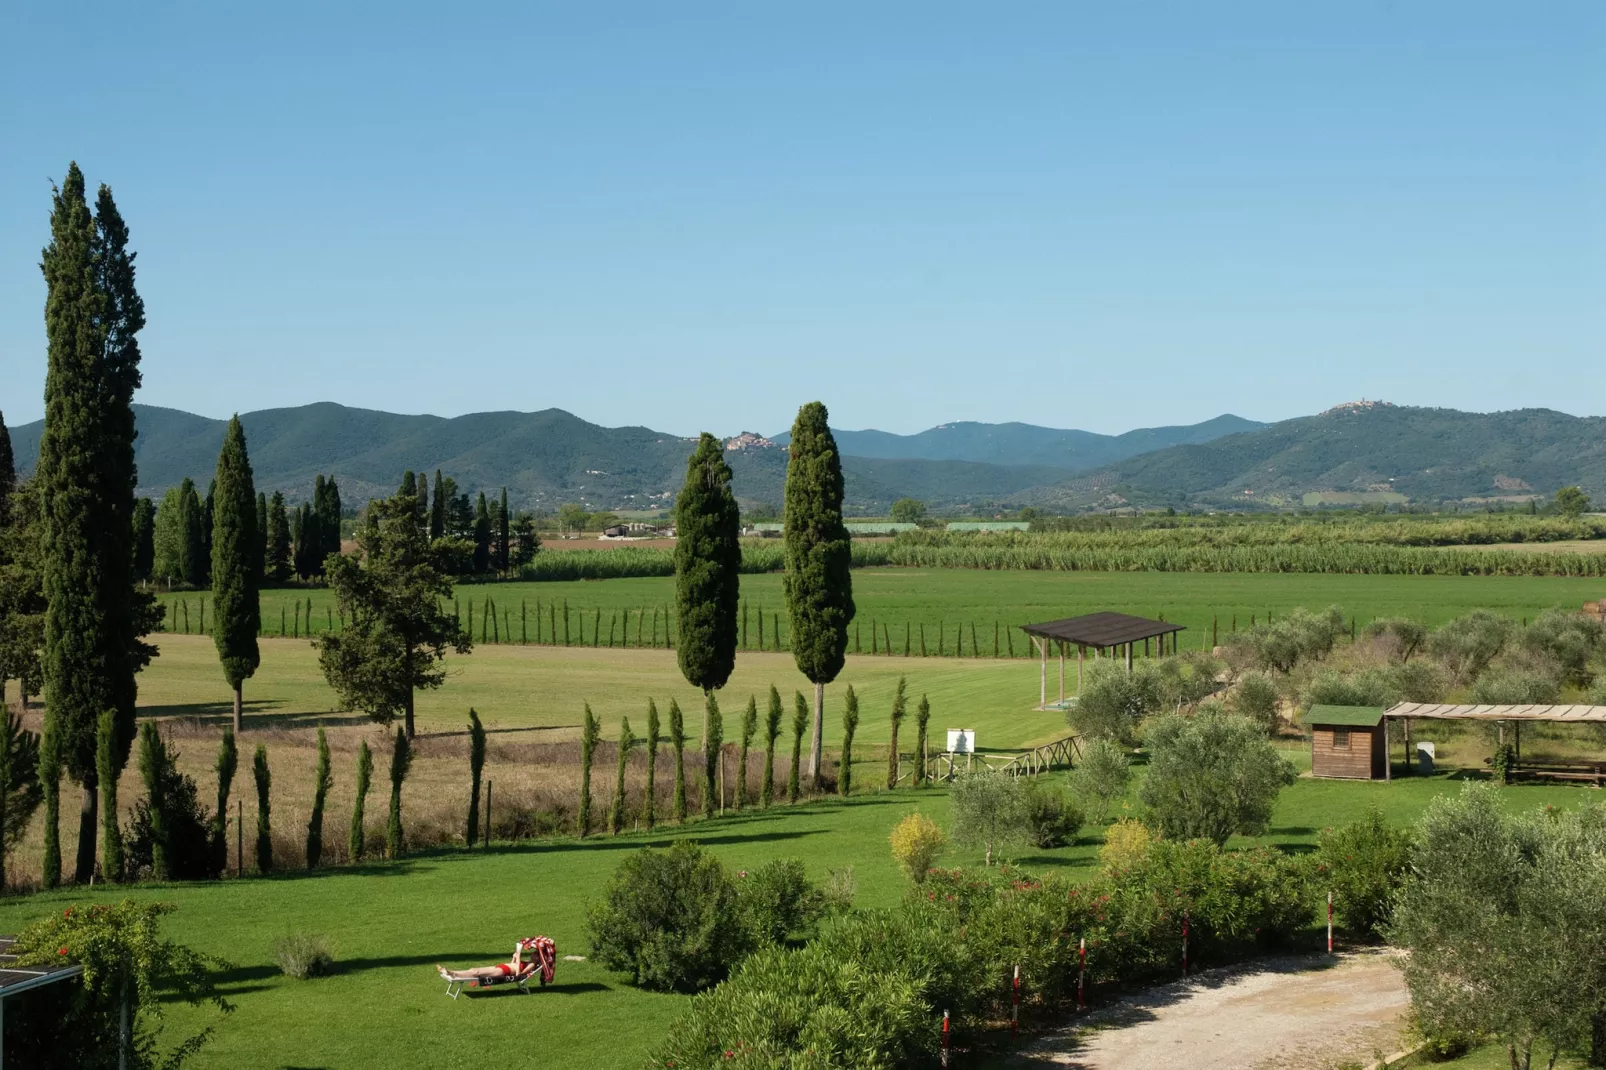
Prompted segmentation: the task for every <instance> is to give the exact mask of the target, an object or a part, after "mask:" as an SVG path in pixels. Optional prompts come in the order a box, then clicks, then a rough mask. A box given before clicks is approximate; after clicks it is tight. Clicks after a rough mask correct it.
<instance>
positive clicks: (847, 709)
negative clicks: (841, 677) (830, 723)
mask: <svg viewBox="0 0 1606 1070" xmlns="http://www.w3.org/2000/svg"><path fill="white" fill-rule="evenodd" d="M858 730H859V696H858V695H855V694H854V693H853V685H852V684H849V685H848V694H847V697H846V698H845V699H844V700H843V703H842V775H841V776H839V777H838V778H837V791H838V792H839V793H840V794H842V795H850V794H852V792H853V734H854V733H855V732H857V731H858Z"/></svg>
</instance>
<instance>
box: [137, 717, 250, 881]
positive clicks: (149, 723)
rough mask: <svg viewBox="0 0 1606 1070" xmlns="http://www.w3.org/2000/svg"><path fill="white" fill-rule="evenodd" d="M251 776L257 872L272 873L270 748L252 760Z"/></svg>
mask: <svg viewBox="0 0 1606 1070" xmlns="http://www.w3.org/2000/svg"><path fill="white" fill-rule="evenodd" d="M145 723H146V724H150V722H149V721H147V722H145ZM251 776H252V778H253V779H254V780H255V781H256V786H257V872H258V873H272V872H273V813H272V808H271V806H270V804H269V800H268V794H269V791H270V790H271V789H272V787H273V774H272V773H270V772H269V771H268V748H267V747H265V746H264V745H262V744H261V743H258V744H257V749H256V754H254V755H253V756H252V758H251Z"/></svg>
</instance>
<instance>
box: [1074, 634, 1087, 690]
mask: <svg viewBox="0 0 1606 1070" xmlns="http://www.w3.org/2000/svg"><path fill="white" fill-rule="evenodd" d="M1086 656H1087V647H1086V646H1084V645H1082V644H1081V643H1077V644H1076V700H1077V701H1078V702H1080V701H1081V700H1082V659H1083V658H1085V657H1086Z"/></svg>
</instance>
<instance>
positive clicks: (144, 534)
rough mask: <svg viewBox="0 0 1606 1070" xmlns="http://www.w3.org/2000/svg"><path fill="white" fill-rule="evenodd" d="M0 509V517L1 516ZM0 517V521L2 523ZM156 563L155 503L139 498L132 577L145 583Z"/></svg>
mask: <svg viewBox="0 0 1606 1070" xmlns="http://www.w3.org/2000/svg"><path fill="white" fill-rule="evenodd" d="M3 512H4V511H3V510H0V517H3ZM4 522H5V521H4V520H3V519H0V523H4ZM155 563H156V503H155V502H153V501H151V500H150V499H149V498H141V499H139V500H138V501H137V502H135V503H134V579H135V580H136V581H138V582H139V583H146V582H148V581H149V580H150V578H151V567H152V566H153V565H154V564H155Z"/></svg>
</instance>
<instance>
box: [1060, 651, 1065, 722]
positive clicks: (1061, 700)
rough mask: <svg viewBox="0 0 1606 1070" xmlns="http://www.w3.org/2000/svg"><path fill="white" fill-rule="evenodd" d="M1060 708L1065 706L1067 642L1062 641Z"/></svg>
mask: <svg viewBox="0 0 1606 1070" xmlns="http://www.w3.org/2000/svg"><path fill="white" fill-rule="evenodd" d="M1059 648H1060V708H1061V709H1064V708H1065V642H1064V640H1061V641H1060V644H1059Z"/></svg>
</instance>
